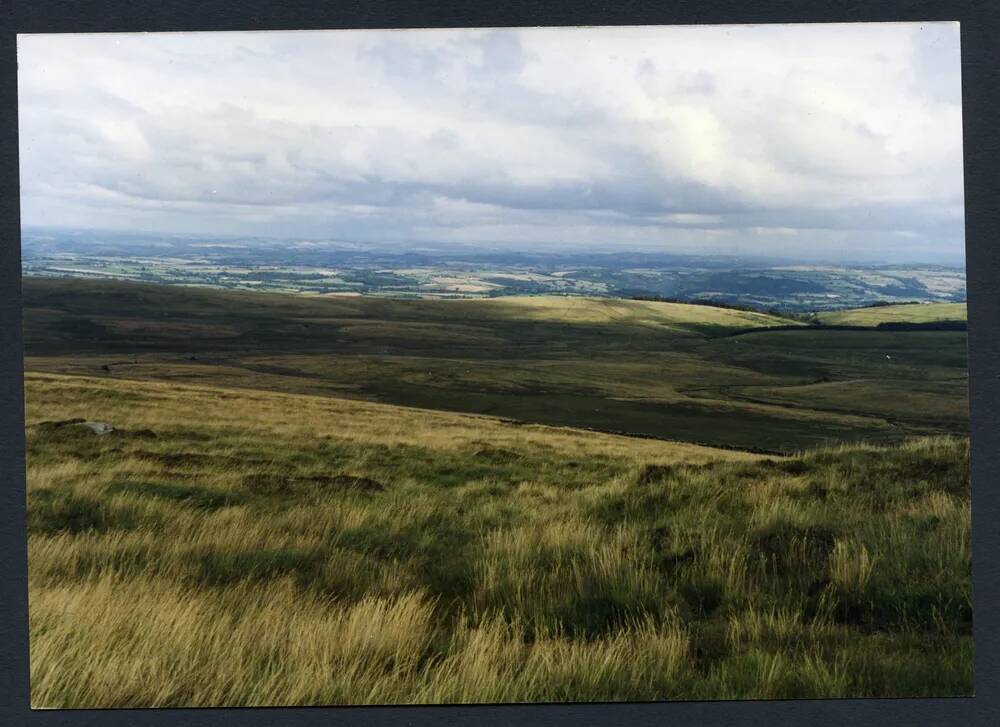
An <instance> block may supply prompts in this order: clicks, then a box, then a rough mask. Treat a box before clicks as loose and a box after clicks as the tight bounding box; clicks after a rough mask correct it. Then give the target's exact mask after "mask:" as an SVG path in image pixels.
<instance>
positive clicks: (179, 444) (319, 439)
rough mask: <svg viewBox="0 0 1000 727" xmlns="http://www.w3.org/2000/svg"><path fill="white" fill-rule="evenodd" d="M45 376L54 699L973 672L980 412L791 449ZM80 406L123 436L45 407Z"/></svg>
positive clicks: (41, 672)
mask: <svg viewBox="0 0 1000 727" xmlns="http://www.w3.org/2000/svg"><path fill="white" fill-rule="evenodd" d="M761 335H770V334H761ZM26 379H27V391H26V402H27V424H28V426H27V438H28V486H29V495H28V498H29V550H30V559H29V587H30V599H31V602H30V619H31V624H30V635H31V670H32V702H33V704H34V705H35V706H39V707H149V706H210V705H211V706H236V705H240V706H255V705H293V704H294V705H307V704H313V705H316V704H358V703H427V702H432V703H433V702H524V701H527V702H533V701H565V700H570V701H594V700H597V701H613V700H664V699H668V700H678V699H742V698H799V697H802V698H811V697H875V696H877V697H901V696H951V695H968V694H971V692H972V636H971V626H972V612H971V596H970V588H971V581H970V538H969V488H968V474H969V472H968V441H967V439H966V438H963V437H947V436H935V437H916V438H903V439H902V440H901V441H900V442H898V443H896V444H893V445H876V444H872V443H854V444H845V445H837V446H831V447H817V448H813V449H810V450H808V451H804V452H801V453H798V454H796V455H794V456H790V457H762V456H754V455H749V454H746V453H742V452H735V451H725V450H718V449H711V448H705V447H698V446H695V445H691V444H684V443H679V442H677V443H675V442H663V441H656V440H644V439H636V438H629V437H619V436H614V435H608V434H601V433H595V432H585V431H581V430H575V429H560V428H552V427H545V426H538V425H531V424H523V425H517V424H515V423H512V422H507V421H503V420H498V419H493V418H489V417H481V416H471V415H460V414H453V413H448V412H441V411H429V410H417V409H407V408H398V407H392V406H386V405H382V404H374V403H367V402H361V401H350V400H346V399H335V398H326V397H319V396H304V395H290V394H281V393H269V392H264V391H250V390H245V391H238V390H232V389H228V390H227V389H222V388H216V387H210V386H190V385H183V384H176V383H157V382H139V381H115V380H109V379H107V378H104V379H101V378H93V377H91V378H86V377H71V376H55V375H48V374H39V373H30V372H29V373H28V374H27V377H26ZM208 412H210V416H209V415H207V413H208ZM74 417H86V418H89V419H96V420H100V421H109V422H112V423H113V424H115V425H116V426H117V427H119V429H120V431H121V432H123V434H121V435H120V436H113V435H107V436H97V435H92V434H89V433H83V432H79V431H73V430H71V429H70V428H66V427H62V428H53V427H51V426H38V424H39V423H40V422H42V421H51V420H64V419H71V418H74ZM145 429H148V430H150V431H152V432H153V433H155V437H153V438H149V437H145V438H138V437H130V436H128V433H129V432H135V431H141V430H145ZM361 476H363V477H365V478H367V482H361V483H359V482H358V480H357V478H358V477H361Z"/></svg>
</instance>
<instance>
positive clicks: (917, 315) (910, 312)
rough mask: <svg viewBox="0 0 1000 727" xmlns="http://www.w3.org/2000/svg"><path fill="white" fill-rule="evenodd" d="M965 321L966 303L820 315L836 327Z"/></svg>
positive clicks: (878, 307)
mask: <svg viewBox="0 0 1000 727" xmlns="http://www.w3.org/2000/svg"><path fill="white" fill-rule="evenodd" d="M966 318H967V312H966V305H965V303H914V304H903V305H885V306H875V307H872V308H854V309H851V310H842V311H830V312H826V313H820V314H819V319H820V321H821V322H823V323H825V324H827V325H837V326H877V325H878V324H879V323H932V322H934V321H964V320H966Z"/></svg>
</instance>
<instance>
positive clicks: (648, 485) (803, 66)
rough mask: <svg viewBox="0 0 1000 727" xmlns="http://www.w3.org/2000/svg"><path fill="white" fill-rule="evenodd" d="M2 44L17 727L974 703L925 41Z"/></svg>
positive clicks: (966, 411) (687, 33) (949, 97)
mask: <svg viewBox="0 0 1000 727" xmlns="http://www.w3.org/2000/svg"><path fill="white" fill-rule="evenodd" d="M16 45H17V47H16V53H17V77H16V81H17V134H18V140H17V149H16V151H17V152H18V156H19V160H18V173H19V180H20V225H21V238H20V260H21V267H20V275H21V282H20V286H21V305H22V311H23V313H22V315H23V349H24V358H23V362H24V363H23V366H24V422H23V424H24V438H25V453H24V456H25V466H26V480H25V481H26V485H27V552H28V563H27V569H28V578H27V587H28V593H27V601H28V605H27V609H28V624H27V629H28V639H29V648H30V653H29V655H28V656H29V661H30V703H31V707H32V708H33V709H37V710H41V709H70V710H72V709H121V708H184V707H292V706H311V707H320V706H346V705H452V704H551V703H621V702H633V703H636V702H638V703H644V702H691V701H696V702H701V701H718V700H727V701H731V700H807V699H864V698H906V697H909V698H916V697H922V698H927V697H938V698H941V697H970V696H973V692H974V659H973V636H972V632H973V607H972V574H971V561H972V533H971V530H972V527H971V503H970V493H971V490H970V399H969V374H968V370H969V352H968V343H967V336H968V325H967V308H966V301H967V288H966V240H965V189H964V183H963V133H962V132H963V115H962V72H961V70H962V66H961V49H960V26H959V23H958V22H943V21H942V22H884V23H882V22H879V23H875V22H854V23H813V24H804V23H802V24H760V25H634V26H572V27H571V26H565V27H480V28H425V29H420V28H418V29H381V30H377V29H368V30H260V31H235V30H234V31H192V32H144V33H139V32H136V33H126V32H104V33H82V32H78V33H20V34H18V35H17V42H16ZM12 83H13V81H12ZM971 105H972V102H971V101H970V108H971ZM970 138H971V137H970ZM969 189H970V192H969V194H970V195H972V190H973V187H972V186H971V181H970V188H969ZM13 199H14V200H15V202H16V196H15V197H13ZM969 219H970V238H971V237H972V229H973V227H972V220H973V217H972V216H971V214H970V218H969ZM11 244H12V245H16V244H17V243H16V240H15V241H12V243H11ZM971 250H974V248H972V247H970V251H971ZM969 269H970V270H972V271H973V272H975V270H976V269H977V266H976V264H975V258H974V256H972V253H971V252H970V265H969ZM12 270H13V273H12V274H13V275H14V276H17V266H16V264H14V265H13V266H12ZM980 290H981V287H973V291H974V293H978V292H979V291H980ZM976 300H978V299H977V298H976V296H975V295H973V301H974V303H973V305H974V306H975V301H976ZM974 322H975V323H976V324H978V322H979V319H978V318H977V319H975V321H974ZM975 330H980V329H978V328H976V329H975ZM974 350H978V349H974ZM977 375H978V373H977ZM976 381H978V379H976ZM977 421H979V420H977ZM17 427H18V429H17V431H19V427H20V424H17ZM978 431H979V430H978V429H977V432H978ZM976 436H977V437H978V436H979V435H978V434H977V435H976ZM976 441H977V442H978V441H979V440H978V439H977V440H976ZM18 446H19V447H20V445H18ZM978 451H979V450H978V449H977V456H978ZM978 481H979V479H978V470H977V482H978ZM19 496H20V495H19ZM977 498H978V491H977ZM978 503H979V500H978V499H977V504H978ZM977 512H979V513H980V515H981V514H982V511H977ZM977 517H978V515H977ZM978 525H979V523H978V522H977V532H978ZM19 542H21V543H23V542H24V541H23V536H20V538H19ZM977 558H978V556H977ZM977 569H978V561H977ZM978 577H979V572H978V570H977V578H978ZM22 588H23V586H22ZM977 613H978V612H977Z"/></svg>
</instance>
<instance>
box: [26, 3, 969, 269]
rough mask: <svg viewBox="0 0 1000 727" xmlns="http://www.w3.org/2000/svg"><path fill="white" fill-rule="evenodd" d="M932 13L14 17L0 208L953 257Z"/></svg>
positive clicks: (239, 223)
mask: <svg viewBox="0 0 1000 727" xmlns="http://www.w3.org/2000/svg"><path fill="white" fill-rule="evenodd" d="M958 36H959V33H958V25H957V24H952V23H944V24H923V25H918V24H904V23H892V24H872V25H864V24H846V25H811V26H810V25H775V26H704V27H674V28H670V27H661V28H657V27H635V28H572V29H571V28H563V29H501V30H447V31H317V32H305V31H297V32H259V33H236V32H234V33H177V34H103V35H61V36H55V35H34V36H24V35H22V36H20V37H19V39H18V68H19V93H20V96H19V98H20V103H19V109H20V144H21V200H22V202H21V206H22V222H23V223H24V224H25V225H26V226H31V225H49V226H67V227H86V228H97V229H135V230H144V231H162V232H185V233H206V234H207V233H221V234H237V235H261V236H288V237H306V238H315V239H330V240H343V241H352V242H362V243H364V242H370V243H379V244H415V243H428V242H431V243H432V242H445V243H447V242H460V243H472V244H478V245H483V246H491V247H495V246H508V247H523V248H529V249H533V250H542V249H578V250H579V249H602V250H619V249H622V250H625V249H631V250H652V251H678V252H692V251H703V252H718V253H733V252H739V253H760V254H768V255H774V254H777V255H790V256H795V257H803V258H809V259H819V258H828V259H841V260H847V259H857V260H876V259H881V260H889V261H899V260H911V261H942V262H960V261H961V260H962V259H963V256H964V236H963V194H962V134H961V89H960V63H959V41H958Z"/></svg>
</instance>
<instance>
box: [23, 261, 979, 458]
mask: <svg viewBox="0 0 1000 727" xmlns="http://www.w3.org/2000/svg"><path fill="white" fill-rule="evenodd" d="M24 297H25V334H26V348H27V359H26V364H27V366H28V367H29V368H31V369H34V370H44V371H51V372H63V373H74V374H84V375H90V376H94V375H96V376H110V377H115V378H128V379H153V380H169V381H177V382H189V383H207V384H221V385H226V386H242V387H246V388H252V389H268V390H276V391H287V392H296V393H309V394H321V395H333V396H337V397H352V398H357V399H366V400H373V401H381V402H387V403H393V404H401V405H407V406H415V407H422V408H431V409H445V410H451V411H459V412H471V413H485V414H493V415H497V416H504V417H509V418H515V419H520V420H524V421H531V422H539V423H546V424H552V425H561V426H582V427H590V428H595V429H600V430H605V431H609V430H610V431H618V430H621V431H624V432H628V433H632V434H643V435H651V436H657V437H664V438H668V439H683V440H687V441H699V442H704V443H707V444H712V445H724V446H735V447H744V448H748V447H758V448H763V449H769V450H776V451H784V452H789V451H794V450H796V449H800V448H804V447H811V446H817V445H821V444H823V443H825V442H830V441H850V440H861V439H863V440H873V441H895V440H898V439H900V438H904V437H907V436H912V435H919V434H940V433H958V434H962V433H964V432H965V431H966V427H967V414H966V410H967V402H966V391H965V380H966V370H965V366H966V363H965V358H966V349H965V334H964V333H963V332H947V331H937V332H886V331H871V332H865V331H862V332H853V331H817V330H812V329H810V330H805V329H804V330H802V331H798V330H792V331H778V332H765V333H756V334H754V335H750V336H737V337H730V338H725V337H721V336H722V335H723V334H725V333H727V332H732V331H734V330H739V329H745V328H750V327H754V326H757V327H768V326H773V325H789V324H791V323H792V322H790V321H787V320H785V319H782V318H778V317H775V316H769V315H766V314H760V313H749V312H743V311H733V310H728V309H720V308H712V307H707V306H693V305H682V304H672V303H657V302H650V301H625V300H614V299H600V298H568V297H534V298H500V299H493V300H451V301H432V300H426V301H421V300H389V299H372V298H360V297H358V298H308V297H303V296H298V297H296V296H286V295H277V294H263V293H240V292H229V291H217V290H204V289H195V288H178V287H169V286H147V285H137V284H129V283H109V282H101V281H84V280H56V279H42V278H28V279H25V281H24ZM104 366H107V367H108V370H107V371H105V370H104V369H103V367H104ZM831 383H832V384H836V385H834V386H830V384H831ZM910 396H919V397H920V398H921V406H920V408H919V409H917V408H914V407H904V406H900V401H905V400H906V399H907V398H908V397H910Z"/></svg>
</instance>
